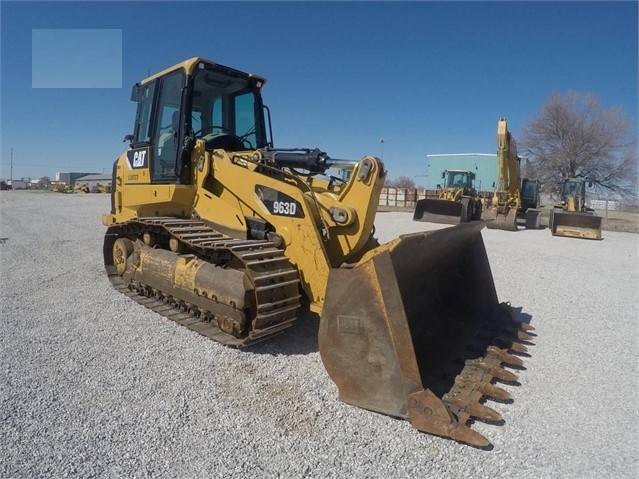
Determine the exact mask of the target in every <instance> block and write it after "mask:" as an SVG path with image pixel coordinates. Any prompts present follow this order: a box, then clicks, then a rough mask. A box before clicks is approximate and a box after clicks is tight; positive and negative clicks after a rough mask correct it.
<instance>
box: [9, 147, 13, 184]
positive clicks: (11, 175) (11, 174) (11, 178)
mask: <svg viewBox="0 0 639 479" xmlns="http://www.w3.org/2000/svg"><path fill="white" fill-rule="evenodd" d="M9 181H13V148H11V173H10V175H9Z"/></svg>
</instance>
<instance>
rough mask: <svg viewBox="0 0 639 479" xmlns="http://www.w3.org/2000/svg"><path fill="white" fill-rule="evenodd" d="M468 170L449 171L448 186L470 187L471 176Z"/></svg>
mask: <svg viewBox="0 0 639 479" xmlns="http://www.w3.org/2000/svg"><path fill="white" fill-rule="evenodd" d="M468 176H469V173H468V172H467V171H449V172H448V181H447V183H446V187H447V188H463V187H466V186H467V187H470V178H469V177H468Z"/></svg>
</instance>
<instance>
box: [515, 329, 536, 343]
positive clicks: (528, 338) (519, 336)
mask: <svg viewBox="0 0 639 479" xmlns="http://www.w3.org/2000/svg"><path fill="white" fill-rule="evenodd" d="M517 339H519V340H521V341H532V339H533V336H531V335H530V334H528V333H525V332H523V331H521V330H518V331H517Z"/></svg>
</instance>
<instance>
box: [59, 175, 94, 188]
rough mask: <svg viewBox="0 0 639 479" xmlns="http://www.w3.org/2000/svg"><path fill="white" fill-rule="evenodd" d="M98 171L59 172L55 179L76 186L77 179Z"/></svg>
mask: <svg viewBox="0 0 639 479" xmlns="http://www.w3.org/2000/svg"><path fill="white" fill-rule="evenodd" d="M96 174H97V173H81V172H70V173H64V172H58V173H56V174H55V181H59V182H61V183H65V184H67V185H71V186H75V180H77V179H78V178H82V177H83V176H87V175H96Z"/></svg>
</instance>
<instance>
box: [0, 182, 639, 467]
mask: <svg viewBox="0 0 639 479" xmlns="http://www.w3.org/2000/svg"><path fill="white" fill-rule="evenodd" d="M0 207H1V210H0V238H2V239H3V240H2V241H0V261H1V263H0V267H1V268H0V272H1V279H0V298H1V301H0V302H1V311H2V333H1V335H0V364H1V366H0V367H1V368H2V381H0V401H1V402H0V414H1V417H2V424H1V426H0V431H1V441H2V442H1V444H2V446H1V450H0V476H1V477H3V478H19V477H25V478H27V477H28V478H33V477H66V476H72V477H109V478H111V477H127V478H129V477H152V476H156V477H180V478H185V477H230V476H233V477H285V478H288V477H292V478H294V477H322V478H323V477H340V478H341V477H367V478H368V477H381V478H388V477H406V478H416V477H423V476H427V477H431V476H435V477H451V478H460V477H468V478H477V477H480V478H488V477H494V476H496V477H515V476H516V477H520V478H566V477H569V478H586V477H588V478H601V477H615V478H621V477H637V474H638V473H639V465H638V459H637V451H638V450H639V444H638V442H639V441H638V439H639V434H638V432H639V431H638V426H637V419H638V417H637V416H638V414H637V410H638V406H639V404H637V403H638V401H637V391H638V389H637V386H638V384H637V382H638V381H637V365H638V363H639V361H638V347H637V346H638V345H637V337H638V333H639V331H638V327H637V320H638V319H639V314H638V306H637V285H638V283H639V268H638V256H639V248H638V247H639V236H637V235H634V234H630V233H617V232H604V238H605V239H604V240H603V241H600V242H597V241H586V240H577V239H568V238H555V237H552V236H551V234H550V232H549V231H548V230H547V229H546V230H540V231H526V230H521V231H519V232H518V233H510V232H504V231H494V230H486V229H484V230H483V233H482V234H483V237H484V241H485V243H486V249H487V251H488V255H489V258H490V261H491V267H492V271H493V276H494V279H495V284H496V288H497V292H498V294H499V297H500V300H502V301H506V300H507V301H510V302H511V303H512V305H513V306H515V307H516V308H517V310H518V311H519V314H520V315H521V317H522V318H524V319H529V320H530V322H531V324H533V325H534V326H535V327H536V329H537V330H536V333H537V334H538V337H537V338H536V340H535V343H536V345H535V346H533V347H532V348H531V357H530V358H526V362H525V369H524V370H522V371H520V372H519V375H520V383H521V386H512V385H506V386H504V388H505V389H507V390H508V391H509V392H511V393H512V395H513V398H514V401H513V402H512V403H511V404H503V403H496V402H492V401H489V403H488V405H489V406H491V407H493V408H494V409H496V410H498V411H499V412H500V413H501V414H502V415H503V416H504V419H505V421H504V424H503V425H489V424H484V423H481V422H476V423H475V424H474V425H473V428H475V429H477V430H478V431H479V432H481V433H483V434H484V435H486V436H487V437H488V438H489V439H491V441H492V442H493V445H494V446H493V447H492V449H490V450H482V449H477V448H473V447H469V446H465V445H462V444H458V443H456V442H453V441H451V440H445V439H441V438H437V437H434V436H430V435H427V434H422V433H419V432H417V431H416V430H414V429H413V428H412V427H411V426H410V424H409V423H408V422H406V421H401V420H396V419H392V418H389V417H386V416H383V415H380V414H374V413H371V412H367V411H364V410H362V409H359V408H355V407H352V406H348V405H346V404H343V403H340V402H339V401H338V400H337V399H336V396H337V389H336V387H335V386H334V385H333V383H332V382H331V381H330V379H329V378H328V376H327V375H326V373H325V371H324V368H323V366H322V363H321V360H320V356H319V353H318V350H317V339H316V334H317V322H318V318H317V316H315V315H313V314H311V313H308V312H304V313H301V314H300V317H299V320H298V322H297V323H296V325H295V326H294V328H292V329H291V330H289V331H288V332H287V333H286V334H284V335H281V336H279V337H277V338H275V339H273V340H271V341H269V342H266V343H260V344H258V345H255V346H253V347H251V348H248V349H246V350H244V351H235V350H231V349H227V348H224V347H222V346H220V345H218V344H216V343H214V342H212V341H210V340H207V339H205V338H203V337H201V336H199V335H198V334H196V333H193V332H191V331H189V330H187V329H186V328H183V327H180V326H177V325H175V324H174V323H172V322H171V321H169V320H166V319H163V318H162V317H160V316H158V315H157V314H155V313H153V312H151V311H149V310H147V309H145V308H144V307H142V306H140V305H138V304H136V303H134V302H132V301H131V300H129V299H127V298H126V297H124V296H122V295H120V294H118V293H116V292H115V290H113V289H112V288H111V286H110V283H109V282H108V280H107V278H106V276H105V274H104V273H103V267H102V257H101V256H102V236H103V234H104V230H105V228H104V227H103V226H102V224H101V222H100V215H101V213H103V212H106V211H107V210H108V209H109V197H108V195H63V194H55V193H32V192H19V191H9V192H5V191H3V192H2V193H1V194H0ZM411 218H412V216H411V214H410V213H399V212H389V213H379V214H378V219H377V225H376V226H377V232H378V237H379V238H380V239H381V240H382V241H388V240H390V239H392V238H393V237H395V236H396V235H397V234H400V233H408V232H413V231H419V230H423V229H427V228H436V227H439V226H435V225H430V224H428V223H418V222H413V221H412V219H411Z"/></svg>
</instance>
